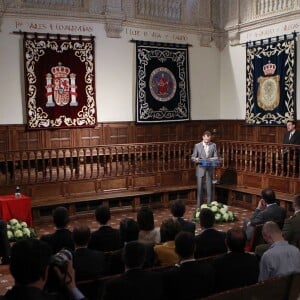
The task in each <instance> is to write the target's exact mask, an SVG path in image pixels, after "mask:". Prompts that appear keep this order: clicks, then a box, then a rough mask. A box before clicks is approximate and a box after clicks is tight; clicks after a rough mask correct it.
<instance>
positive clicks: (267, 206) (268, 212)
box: [244, 188, 286, 240]
mask: <svg viewBox="0 0 300 300" xmlns="http://www.w3.org/2000/svg"><path fill="white" fill-rule="evenodd" d="M261 197H262V199H260V201H259V203H258V206H257V208H256V209H255V211H254V212H253V214H252V216H251V218H250V219H248V218H247V219H245V220H244V229H245V230H246V235H247V239H248V240H250V239H251V237H252V235H253V231H254V226H255V225H258V224H264V223H266V222H267V221H274V222H276V223H277V224H279V226H282V225H283V223H284V220H285V218H286V210H285V209H284V208H283V207H280V206H279V205H278V204H277V202H276V195H275V192H274V191H273V190H272V189H270V188H266V189H263V190H262V192H261Z"/></svg>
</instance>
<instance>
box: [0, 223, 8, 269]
mask: <svg viewBox="0 0 300 300" xmlns="http://www.w3.org/2000/svg"><path fill="white" fill-rule="evenodd" d="M0 256H1V264H2V265H7V264H9V257H10V243H9V240H8V237H7V224H6V222H5V221H3V220H1V219H0Z"/></svg>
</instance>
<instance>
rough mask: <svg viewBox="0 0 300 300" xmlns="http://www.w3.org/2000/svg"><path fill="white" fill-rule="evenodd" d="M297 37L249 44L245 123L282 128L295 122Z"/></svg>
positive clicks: (247, 52)
mask: <svg viewBox="0 0 300 300" xmlns="http://www.w3.org/2000/svg"><path fill="white" fill-rule="evenodd" d="M296 48H297V47H296V38H295V35H293V36H292V38H290V39H288V38H287V37H286V36H285V37H284V38H283V39H279V37H277V38H276V40H275V41H273V40H272V39H269V40H268V43H263V41H259V42H258V43H256V42H252V43H247V50H246V98H247V99H246V123H247V124H249V125H267V126H272V125H274V126H280V125H285V124H286V122H287V121H288V120H296Z"/></svg>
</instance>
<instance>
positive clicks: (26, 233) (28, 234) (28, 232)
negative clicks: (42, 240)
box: [22, 227, 30, 237]
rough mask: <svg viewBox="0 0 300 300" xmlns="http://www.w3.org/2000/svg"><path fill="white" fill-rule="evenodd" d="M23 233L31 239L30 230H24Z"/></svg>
mask: <svg viewBox="0 0 300 300" xmlns="http://www.w3.org/2000/svg"><path fill="white" fill-rule="evenodd" d="M22 232H23V234H24V236H26V237H30V230H29V228H26V227H25V228H23V229H22Z"/></svg>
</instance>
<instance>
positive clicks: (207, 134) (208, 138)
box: [202, 131, 211, 143]
mask: <svg viewBox="0 0 300 300" xmlns="http://www.w3.org/2000/svg"><path fill="white" fill-rule="evenodd" d="M202 139H203V142H204V143H209V142H210V141H211V133H210V131H204V133H203V135H202Z"/></svg>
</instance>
